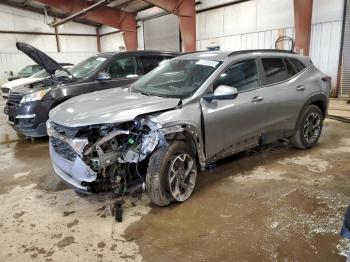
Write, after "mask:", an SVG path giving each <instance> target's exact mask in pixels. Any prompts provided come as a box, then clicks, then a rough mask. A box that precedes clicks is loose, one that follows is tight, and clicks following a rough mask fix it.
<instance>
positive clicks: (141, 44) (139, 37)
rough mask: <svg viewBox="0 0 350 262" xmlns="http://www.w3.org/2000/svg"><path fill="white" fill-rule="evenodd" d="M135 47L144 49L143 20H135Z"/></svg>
mask: <svg viewBox="0 0 350 262" xmlns="http://www.w3.org/2000/svg"><path fill="white" fill-rule="evenodd" d="M137 26H138V27H137V49H138V50H144V49H145V40H144V38H143V22H142V21H138V22H137Z"/></svg>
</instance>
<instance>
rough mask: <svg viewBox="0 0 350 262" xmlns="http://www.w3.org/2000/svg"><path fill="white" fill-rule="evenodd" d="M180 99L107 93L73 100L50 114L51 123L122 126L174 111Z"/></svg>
mask: <svg viewBox="0 0 350 262" xmlns="http://www.w3.org/2000/svg"><path fill="white" fill-rule="evenodd" d="M179 102H180V99H177V98H162V97H156V96H147V95H143V94H140V93H135V92H130V91H128V90H125V89H124V90H123V89H120V88H114V89H108V90H104V91H99V92H93V93H89V94H85V95H81V96H77V97H74V98H72V99H70V100H68V101H66V102H64V103H62V104H60V105H58V106H57V107H55V108H54V109H53V110H51V111H50V115H49V116H50V120H51V121H53V122H55V123H57V124H60V125H63V126H69V127H78V126H87V125H97V124H107V123H122V122H127V121H131V120H133V119H134V118H135V117H136V116H138V115H142V114H147V113H153V112H157V111H162V110H167V109H172V108H175V107H176V106H177V105H178V104H179Z"/></svg>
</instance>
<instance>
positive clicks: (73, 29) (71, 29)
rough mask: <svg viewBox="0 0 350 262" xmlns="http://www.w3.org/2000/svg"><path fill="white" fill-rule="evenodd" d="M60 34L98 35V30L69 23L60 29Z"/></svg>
mask: <svg viewBox="0 0 350 262" xmlns="http://www.w3.org/2000/svg"><path fill="white" fill-rule="evenodd" d="M58 32H59V33H74V34H96V28H95V27H93V26H88V25H83V24H78V23H74V22H68V23H66V24H63V25H60V26H59V27H58Z"/></svg>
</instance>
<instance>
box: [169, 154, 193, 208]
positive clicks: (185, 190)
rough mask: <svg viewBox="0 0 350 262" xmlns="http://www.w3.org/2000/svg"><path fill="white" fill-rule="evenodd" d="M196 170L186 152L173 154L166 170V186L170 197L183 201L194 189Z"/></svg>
mask: <svg viewBox="0 0 350 262" xmlns="http://www.w3.org/2000/svg"><path fill="white" fill-rule="evenodd" d="M196 178H197V170H196V168H195V165H194V160H193V159H192V157H191V156H190V155H188V154H186V153H181V154H178V155H174V156H173V158H172V160H171V162H170V167H169V171H168V187H169V191H170V193H171V195H172V197H173V198H174V199H175V200H177V201H179V202H183V201H185V200H187V199H188V198H189V197H190V196H191V194H192V192H193V189H194V186H195V184H196Z"/></svg>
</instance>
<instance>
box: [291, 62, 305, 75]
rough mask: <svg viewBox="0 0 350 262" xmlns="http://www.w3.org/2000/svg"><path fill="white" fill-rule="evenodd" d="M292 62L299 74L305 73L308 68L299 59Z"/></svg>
mask: <svg viewBox="0 0 350 262" xmlns="http://www.w3.org/2000/svg"><path fill="white" fill-rule="evenodd" d="M290 61H291V62H292V63H293V65H294V67H295V69H296V70H297V72H298V73H299V72H301V71H303V70H304V69H305V68H306V66H305V65H304V64H303V63H302V62H300V61H299V60H298V59H290Z"/></svg>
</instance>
